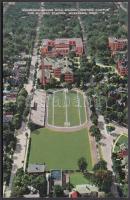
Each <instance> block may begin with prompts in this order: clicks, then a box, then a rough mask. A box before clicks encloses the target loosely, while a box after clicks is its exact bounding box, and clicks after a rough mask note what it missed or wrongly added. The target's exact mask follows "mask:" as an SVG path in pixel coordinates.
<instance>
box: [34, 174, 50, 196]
mask: <svg viewBox="0 0 130 200" xmlns="http://www.w3.org/2000/svg"><path fill="white" fill-rule="evenodd" d="M31 184H32V186H33V187H34V188H36V189H37V190H38V191H39V194H40V197H44V196H46V193H47V181H46V178H45V176H42V175H40V176H32V178H31Z"/></svg>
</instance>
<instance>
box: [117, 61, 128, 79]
mask: <svg viewBox="0 0 130 200" xmlns="http://www.w3.org/2000/svg"><path fill="white" fill-rule="evenodd" d="M116 69H117V71H118V73H119V74H120V75H121V76H126V75H128V61H127V60H119V61H118V62H117V65H116Z"/></svg>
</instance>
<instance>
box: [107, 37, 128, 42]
mask: <svg viewBox="0 0 130 200" xmlns="http://www.w3.org/2000/svg"><path fill="white" fill-rule="evenodd" d="M108 40H109V42H128V39H126V38H116V37H109V38H108Z"/></svg>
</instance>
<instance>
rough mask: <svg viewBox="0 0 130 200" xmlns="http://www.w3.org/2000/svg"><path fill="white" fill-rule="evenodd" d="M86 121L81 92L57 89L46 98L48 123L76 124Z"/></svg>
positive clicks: (56, 124)
mask: <svg viewBox="0 0 130 200" xmlns="http://www.w3.org/2000/svg"><path fill="white" fill-rule="evenodd" d="M85 121H86V113H85V106H84V97H83V95H82V94H80V93H77V92H74V91H68V92H65V91H64V90H62V91H57V92H55V93H54V94H52V95H50V96H49V98H48V123H49V124H52V125H55V126H62V127H63V126H66V124H67V126H77V125H80V124H83V123H84V122H85Z"/></svg>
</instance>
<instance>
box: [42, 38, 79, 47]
mask: <svg viewBox="0 0 130 200" xmlns="http://www.w3.org/2000/svg"><path fill="white" fill-rule="evenodd" d="M70 40H73V41H75V43H76V46H77V47H83V43H82V39H81V38H56V39H55V40H49V39H43V40H42V46H46V45H48V42H49V41H54V43H55V44H62V43H63V44H66V45H69V41H70Z"/></svg>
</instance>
